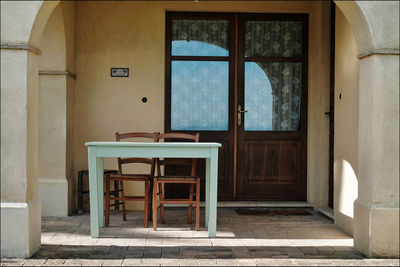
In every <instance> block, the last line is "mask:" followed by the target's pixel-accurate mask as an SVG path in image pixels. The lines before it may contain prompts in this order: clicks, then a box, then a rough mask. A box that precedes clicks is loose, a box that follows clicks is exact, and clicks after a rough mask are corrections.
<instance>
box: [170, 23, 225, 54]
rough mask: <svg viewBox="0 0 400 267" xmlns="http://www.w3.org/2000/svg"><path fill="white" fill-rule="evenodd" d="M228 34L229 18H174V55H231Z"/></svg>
mask: <svg viewBox="0 0 400 267" xmlns="http://www.w3.org/2000/svg"><path fill="white" fill-rule="evenodd" d="M228 34H229V22H228V21H227V20H185V19H180V20H172V55H174V56H229V50H228V49H229V45H228ZM182 41H183V42H182ZM211 45H212V46H215V47H212V46H211Z"/></svg>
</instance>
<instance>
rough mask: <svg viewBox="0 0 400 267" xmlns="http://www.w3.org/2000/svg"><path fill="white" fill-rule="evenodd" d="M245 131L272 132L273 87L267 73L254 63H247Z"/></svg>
mask: <svg viewBox="0 0 400 267" xmlns="http://www.w3.org/2000/svg"><path fill="white" fill-rule="evenodd" d="M244 82H245V97H244V106H245V109H246V110H248V112H247V113H245V120H244V129H245V131H271V130H272V113H273V105H272V99H273V95H272V87H271V83H270V81H269V79H268V76H267V75H266V73H265V72H264V71H263V70H262V69H261V68H260V67H259V66H258V65H257V63H254V62H246V63H245V81H244Z"/></svg>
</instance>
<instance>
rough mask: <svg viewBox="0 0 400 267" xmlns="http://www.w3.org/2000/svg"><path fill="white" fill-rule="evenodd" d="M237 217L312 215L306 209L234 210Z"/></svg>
mask: <svg viewBox="0 0 400 267" xmlns="http://www.w3.org/2000/svg"><path fill="white" fill-rule="evenodd" d="M235 211H236V213H237V214H238V215H280V216H292V215H297V216H305V215H312V213H311V212H310V211H308V210H306V209H283V208H281V209H265V208H262V209H260V208H254V209H235Z"/></svg>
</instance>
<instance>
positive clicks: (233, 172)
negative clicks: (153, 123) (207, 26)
mask: <svg viewBox="0 0 400 267" xmlns="http://www.w3.org/2000/svg"><path fill="white" fill-rule="evenodd" d="M245 16H249V17H251V18H255V19H256V18H257V17H264V18H265V17H268V19H271V20H280V19H285V20H290V19H292V18H295V19H296V18H297V19H298V18H301V20H302V22H303V32H302V34H303V35H302V40H303V42H302V43H303V51H302V55H303V56H302V58H303V60H302V103H303V101H304V105H303V104H302V106H301V119H300V125H301V126H300V127H305V130H304V131H302V144H303V147H302V150H301V156H300V159H301V161H302V162H300V165H301V166H304V168H302V169H301V172H302V176H303V177H305V178H304V185H303V187H304V190H305V192H304V199H302V200H306V199H307V130H308V129H307V128H308V125H307V117H308V49H309V47H308V46H309V44H308V34H309V28H308V27H309V26H308V25H309V14H307V13H247V12H166V30H165V33H166V38H165V99H164V100H165V113H164V129H165V132H174V131H173V130H171V101H170V100H171V62H172V60H197V59H198V58H199V57H197V56H193V57H191V56H172V55H171V41H172V38H171V37H172V34H171V21H172V19H173V18H185V19H195V18H199V19H207V18H209V19H216V18H217V19H218V18H221V19H228V20H229V21H230V26H229V37H228V39H229V45H230V47H229V51H230V53H229V56H228V58H229V73H230V74H234V75H232V76H233V77H231V75H230V77H229V111H228V114H229V122H228V132H229V138H228V139H230V141H231V142H230V144H229V151H231V154H232V155H233V156H229V157H228V158H229V160H228V161H227V162H225V167H226V168H227V169H228V171H227V173H228V175H229V176H231V180H232V194H231V197H229V198H230V199H232V200H236V199H237V183H238V180H237V159H238V153H239V151H238V145H239V144H238V142H239V140H238V137H239V134H238V126H237V105H238V103H239V102H238V98H239V95H238V94H240V93H241V92H239V91H240V88H239V87H240V86H239V85H238V84H239V82H241V81H243V83H244V72H243V71H244V67H243V69H242V70H243V71H242V72H240V71H239V70H240V66H239V65H240V62H239V60H240V59H239V56H240V55H239V54H240V53H243V51H241V44H240V41H239V40H238V39H239V31H240V29H239V27H240V25H239V21H240V17H245ZM242 50H243V49H242ZM202 58H204V60H215V59H214V58H216V57H202ZM217 60H218V59H217ZM242 93H243V92H242ZM242 99H243V100H244V98H243V96H242ZM243 121H244V120H243ZM243 125H244V123H243ZM179 132H188V133H193V132H200V139H202V136H204V133H205V132H206V131H201V130H199V131H184V130H179ZM202 133H203V135H202ZM207 133H208V135H207V139H212V138H214V137H216V138H217V137H220V135H221V131H208V132H207ZM279 133H281V132H270V135H271V136H272V137H273V138H276V137H277V134H279ZM287 134H288V135H289V136H290V135H291V133H290V132H288V133H287ZM201 141H206V140H204V139H203V140H201ZM231 163H232V164H231ZM229 164H231V165H232V166H229ZM202 191H204V190H202ZM219 197H220V196H219Z"/></svg>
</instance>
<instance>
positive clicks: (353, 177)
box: [334, 8, 359, 235]
mask: <svg viewBox="0 0 400 267" xmlns="http://www.w3.org/2000/svg"><path fill="white" fill-rule="evenodd" d="M335 30H336V32H335V133H334V138H335V147H334V187H335V188H334V213H335V214H334V215H335V224H336V225H337V226H339V227H340V228H341V229H343V230H345V231H346V232H347V233H349V234H351V235H352V234H353V218H354V210H353V206H354V201H355V200H356V199H357V197H358V181H357V166H358V165H357V161H358V124H357V123H355V122H357V121H358V87H359V85H358V79H359V60H358V59H357V54H358V49H357V44H356V40H355V38H354V35H353V32H352V30H351V28H350V25H349V23H348V22H347V20H346V18H345V17H344V15H343V13H342V12H341V11H340V10H339V9H338V8H336V26H335Z"/></svg>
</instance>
